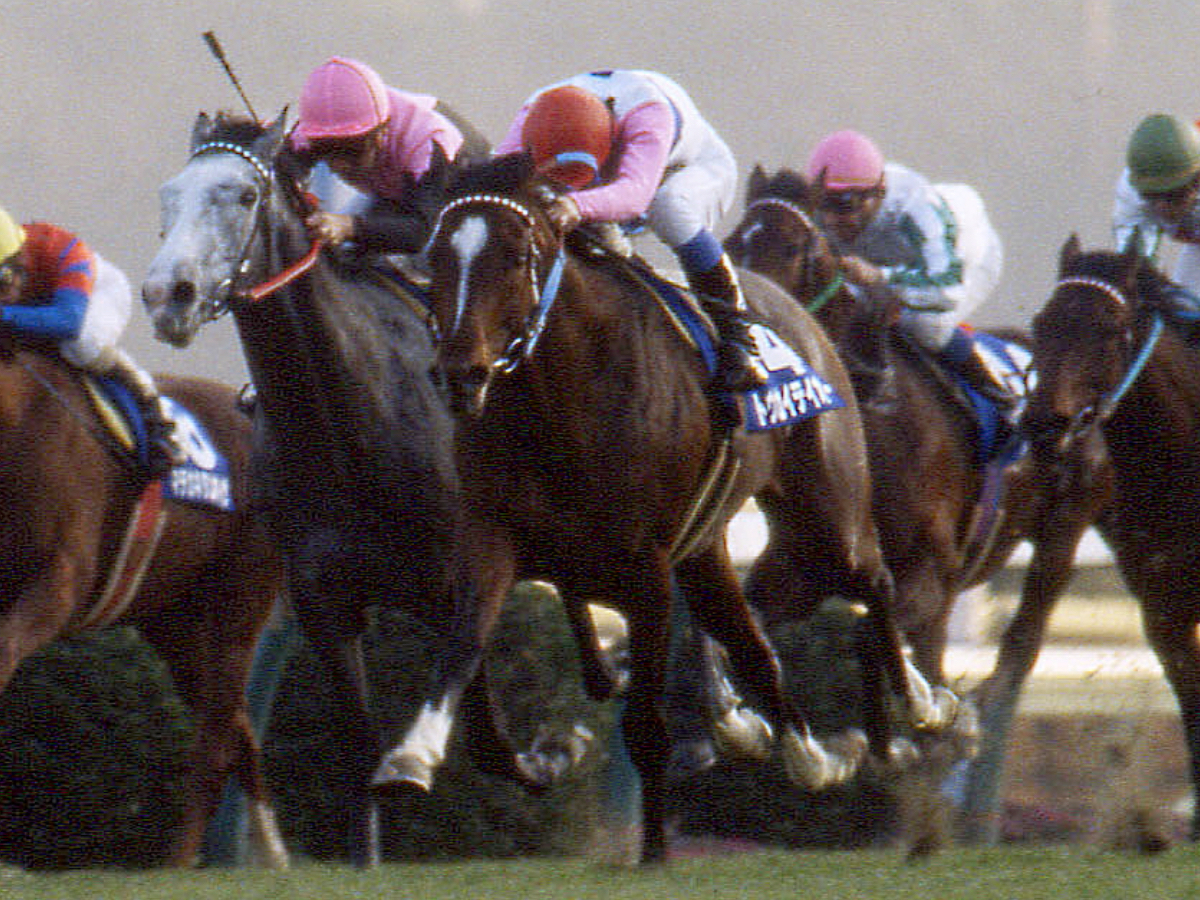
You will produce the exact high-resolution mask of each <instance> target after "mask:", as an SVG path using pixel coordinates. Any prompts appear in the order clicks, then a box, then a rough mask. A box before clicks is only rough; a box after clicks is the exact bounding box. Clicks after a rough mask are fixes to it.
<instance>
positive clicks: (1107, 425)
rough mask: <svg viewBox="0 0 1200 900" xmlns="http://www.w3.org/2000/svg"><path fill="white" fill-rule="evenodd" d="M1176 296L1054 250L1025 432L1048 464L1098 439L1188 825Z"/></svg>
mask: <svg viewBox="0 0 1200 900" xmlns="http://www.w3.org/2000/svg"><path fill="white" fill-rule="evenodd" d="M1174 289H1175V285H1173V284H1172V283H1171V282H1170V281H1169V280H1168V279H1167V278H1166V277H1165V276H1164V275H1162V274H1161V273H1160V272H1158V271H1157V270H1156V269H1155V268H1154V267H1153V265H1152V264H1151V263H1149V262H1148V261H1146V260H1145V259H1143V258H1142V257H1141V256H1140V254H1139V253H1138V249H1137V241H1131V242H1130V248H1129V250H1128V251H1126V252H1125V253H1114V252H1108V251H1093V252H1087V253H1084V252H1082V251H1081V248H1080V244H1079V241H1078V239H1077V238H1075V237H1072V238H1070V239H1069V240H1068V241H1067V242H1066V244H1064V246H1063V248H1062V253H1061V257H1060V265H1059V281H1058V284H1057V285H1056V286H1055V288H1054V291H1053V293H1052V295H1051V297H1050V299H1049V300H1048V301H1047V302H1046V305H1045V306H1044V307H1043V308H1042V310H1041V311H1040V312H1039V313H1038V314H1037V316H1036V317H1035V319H1034V322H1033V337H1034V360H1035V363H1036V365H1037V369H1038V382H1037V386H1036V388H1035V389H1034V391H1033V393H1032V395H1031V396H1030V398H1029V406H1028V409H1027V410H1026V411H1025V416H1024V425H1025V427H1026V430H1027V431H1028V432H1029V433H1030V435H1031V436H1032V438H1033V446H1034V452H1035V453H1037V454H1038V455H1040V456H1045V457H1047V458H1048V459H1051V460H1054V459H1059V458H1062V457H1063V456H1064V455H1068V454H1070V453H1071V451H1072V448H1073V447H1074V446H1075V445H1076V444H1078V443H1079V442H1081V441H1085V440H1088V439H1089V438H1091V437H1093V436H1095V435H1097V434H1098V435H1100V436H1102V437H1103V440H1104V443H1105V445H1106V446H1107V448H1108V454H1109V457H1110V458H1111V460H1112V467H1113V473H1114V486H1113V500H1112V515H1111V521H1110V527H1109V528H1108V529H1107V533H1106V537H1107V539H1108V541H1109V544H1110V545H1111V546H1112V548H1113V551H1114V554H1115V556H1116V561H1117V566H1118V568H1119V570H1120V572H1121V576H1122V577H1123V578H1124V580H1125V583H1126V584H1127V585H1128V586H1129V589H1130V591H1131V592H1132V593H1133V594H1134V595H1135V596H1136V597H1137V598H1138V600H1139V601H1140V603H1141V610H1142V624H1143V628H1144V630H1145V633H1146V637H1147V640H1148V641H1149V642H1150V645H1151V647H1153V648H1154V652H1155V654H1157V656H1158V660H1159V662H1160V663H1161V664H1162V667H1163V671H1164V672H1165V673H1166V676H1167V681H1168V682H1169V683H1170V685H1171V688H1172V690H1173V691H1174V692H1175V698H1176V700H1177V701H1178V703H1179V709H1180V714H1181V716H1182V719H1183V729H1184V735H1185V738H1186V740H1187V746H1188V753H1189V756H1190V759H1191V774H1192V782H1193V791H1194V796H1195V798H1196V800H1197V803H1196V806H1195V811H1194V812H1193V818H1192V838H1193V839H1195V838H1196V837H1197V836H1198V834H1200V831H1198V823H1200V645H1198V643H1197V633H1196V626H1197V623H1200V589H1198V588H1197V586H1196V584H1195V582H1194V580H1193V573H1194V572H1195V570H1196V567H1197V565H1200V543H1198V541H1197V538H1196V536H1195V535H1193V534H1192V532H1191V527H1192V525H1193V524H1194V523H1195V522H1197V521H1200V378H1198V377H1197V375H1196V372H1197V365H1198V363H1200V349H1198V348H1197V346H1196V345H1195V344H1194V343H1192V342H1190V341H1189V340H1188V339H1187V338H1186V337H1184V336H1183V335H1181V334H1179V333H1177V332H1176V330H1175V329H1174V328H1173V327H1168V326H1166V325H1165V324H1164V320H1165V315H1166V313H1167V311H1168V310H1169V309H1170V307H1171V296H1170V295H1171V292H1172V291H1173V290H1174Z"/></svg>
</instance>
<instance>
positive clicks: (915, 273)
mask: <svg viewBox="0 0 1200 900" xmlns="http://www.w3.org/2000/svg"><path fill="white" fill-rule="evenodd" d="M899 228H900V230H901V232H902V233H903V234H904V235H905V236H906V237H907V239H908V240H909V241H910V242H911V243H912V245H913V248H914V250H915V251H916V254H917V257H918V258H919V262H917V263H913V264H907V265H896V266H881V267H880V272H881V273H882V275H883V278H884V280H885V281H886V282H887V283H888V284H889V285H891V286H892V287H893V288H894V289H895V290H896V291H897V292H898V294H899V295H900V298H901V302H902V303H903V304H904V306H905V308H907V309H911V310H913V311H916V312H946V311H949V310H952V309H954V308H955V307H957V306H958V305H959V303H960V302H961V301H962V294H963V290H964V287H963V262H962V258H961V257H960V256H959V254H958V250H957V248H956V247H955V245H954V238H955V225H954V223H953V213H951V212H950V209H949V207H948V206H947V205H946V203H945V202H944V201H942V200H941V198H936V200H935V202H931V203H921V204H910V205H909V207H908V208H907V209H906V210H905V211H904V212H903V214H902V215H901V217H900V219H899Z"/></svg>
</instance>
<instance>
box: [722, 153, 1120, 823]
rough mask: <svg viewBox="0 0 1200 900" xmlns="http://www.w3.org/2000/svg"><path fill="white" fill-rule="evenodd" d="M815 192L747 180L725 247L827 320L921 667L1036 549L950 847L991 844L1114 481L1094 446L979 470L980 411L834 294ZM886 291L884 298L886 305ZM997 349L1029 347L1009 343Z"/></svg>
mask: <svg viewBox="0 0 1200 900" xmlns="http://www.w3.org/2000/svg"><path fill="white" fill-rule="evenodd" d="M814 200H815V198H814V196H813V188H812V187H811V186H810V185H809V184H808V183H807V181H806V179H805V178H804V177H803V176H802V175H800V174H799V173H797V172H794V171H792V170H789V169H782V170H779V171H778V172H776V173H775V174H774V175H772V176H768V175H767V174H766V173H765V172H764V171H763V169H762V168H761V166H756V167H755V168H754V170H753V171H752V173H751V175H750V178H749V181H748V187H747V201H746V204H747V205H746V209H745V212H744V214H743V217H742V220H741V222H740V223H739V224H738V225H737V226H736V228H735V230H734V231H733V232H732V233H731V234H730V236H729V237H728V238H727V240H726V248H727V250H728V251H729V253H730V254H731V256H732V257H733V259H734V260H735V261H737V262H738V263H739V264H741V265H743V266H745V267H747V268H750V269H753V270H754V271H757V272H759V273H761V274H764V275H766V276H767V277H769V278H771V279H772V280H774V281H776V282H777V283H779V284H780V285H782V286H783V287H785V288H786V289H787V290H788V291H789V292H790V293H791V294H792V296H794V297H795V298H796V300H797V301H798V302H799V303H800V304H801V305H803V306H805V307H806V308H807V309H809V310H810V311H811V312H812V313H813V314H814V316H816V318H817V319H818V320H819V321H821V322H822V324H824V325H825V326H826V328H827V329H828V331H829V332H830V334H831V335H832V336H833V339H834V341H835V343H836V344H837V346H838V347H839V349H840V350H841V352H842V353H843V356H844V358H845V359H846V362H847V365H848V366H849V367H850V369H851V372H852V374H853V375H854V380H855V384H856V386H857V387H858V390H859V394H860V402H861V405H862V409H863V423H864V429H865V430H866V434H867V442H868V447H869V451H870V459H871V471H872V475H873V479H874V488H875V497H874V500H875V503H874V505H875V518H876V522H877V523H878V527H879V531H880V539H881V542H882V545H883V552H884V556H885V558H886V560H887V563H888V566H889V568H890V569H891V571H892V573H893V575H894V576H895V579H896V598H897V616H898V619H899V622H900V626H901V630H902V631H903V632H904V634H905V636H906V637H907V639H908V641H909V642H910V644H911V645H912V648H913V657H914V660H915V662H916V664H917V666H918V668H920V670H921V671H922V672H923V673H924V674H925V675H926V676H927V677H928V678H929V679H930V681H932V682H934V683H941V681H942V680H943V670H942V659H943V656H944V653H945V649H946V641H947V622H948V619H949V615H950V612H951V609H952V607H953V604H954V601H955V599H956V597H957V595H958V594H959V592H961V591H963V590H965V589H967V588H969V587H971V586H973V585H976V584H980V583H982V582H984V581H985V580H986V579H988V578H989V577H991V576H992V575H993V574H994V573H995V572H996V571H997V570H998V569H999V568H1000V567H1001V566H1002V565H1003V564H1004V563H1005V562H1006V560H1007V559H1008V557H1009V556H1010V555H1011V554H1012V552H1013V550H1014V549H1015V547H1016V545H1017V543H1018V542H1020V541H1021V540H1023V539H1024V540H1029V541H1030V542H1031V544H1032V548H1033V553H1032V558H1031V560H1030V563H1029V568H1028V572H1027V575H1026V578H1025V581H1024V584H1023V587H1022V594H1021V600H1020V604H1019V607H1018V610H1017V613H1016V615H1015V616H1014V618H1013V620H1012V621H1011V623H1010V624H1009V626H1008V628H1007V630H1006V631H1005V634H1004V636H1003V638H1002V639H1001V643H1000V652H999V655H998V657H997V662H996V666H995V669H994V670H993V672H992V674H991V675H990V676H989V677H988V679H987V680H986V681H985V682H984V683H983V684H981V685H980V686H979V688H978V689H977V690H976V691H975V692H974V696H973V699H974V701H975V702H976V704H977V705H978V708H979V724H980V726H981V730H980V733H979V734H978V735H976V736H975V737H978V739H979V740H980V744H979V747H978V755H977V756H976V758H975V760H974V761H973V762H972V763H971V767H970V769H969V775H968V779H967V788H966V795H965V798H964V800H963V805H962V808H961V811H960V812H961V817H962V818H961V828H960V831H961V836H962V837H963V838H964V839H965V840H968V841H974V840H980V839H994V837H995V835H996V828H997V823H998V816H997V814H996V808H997V805H998V802H999V794H998V788H999V771H1000V765H1001V761H1002V758H1003V750H1004V746H1005V741H1006V735H1007V731H1008V728H1009V726H1010V724H1011V720H1012V717H1013V714H1014V713H1015V709H1016V703H1017V699H1018V697H1019V694H1020V689H1021V685H1022V683H1023V681H1024V679H1025V677H1026V676H1027V675H1028V673H1029V671H1030V670H1031V669H1032V667H1033V664H1034V662H1035V661H1036V657H1037V651H1038V648H1039V647H1040V645H1041V641H1042V636H1043V634H1044V631H1045V627H1046V622H1047V620H1048V619H1049V615H1050V612H1051V610H1052V608H1053V605H1054V602H1055V601H1056V600H1057V598H1058V596H1059V595H1060V594H1061V592H1062V591H1063V589H1064V588H1065V587H1066V584H1067V581H1068V580H1069V578H1070V575H1071V571H1072V563H1073V560H1074V556H1075V550H1076V547H1077V546H1078V543H1079V540H1080V539H1081V538H1082V536H1083V533H1084V532H1085V531H1086V530H1087V528H1088V527H1089V526H1090V525H1097V526H1100V530H1101V533H1103V527H1102V517H1103V512H1104V509H1105V508H1106V504H1107V498H1108V494H1109V489H1110V484H1111V471H1110V469H1109V466H1108V463H1107V461H1106V459H1105V454H1104V449H1103V445H1102V442H1101V441H1099V440H1098V439H1094V438H1093V439H1089V440H1084V441H1081V442H1080V443H1079V444H1078V445H1077V446H1076V447H1074V448H1073V452H1072V453H1071V455H1070V456H1069V457H1064V458H1062V459H1058V460H1055V461H1054V463H1053V464H1052V465H1051V464H1048V463H1047V462H1046V461H1045V460H1038V459H1036V458H1032V457H1031V456H1029V455H1028V454H1025V455H1023V456H1020V457H1018V458H1016V459H1015V460H1012V461H1011V462H1008V463H1007V464H1005V465H1004V466H1003V468H1001V467H1000V465H992V466H990V467H988V466H983V465H981V464H980V461H979V459H978V451H977V448H976V445H977V443H978V441H979V429H978V428H977V425H976V419H975V415H976V414H975V412H973V411H972V410H970V408H969V407H968V406H967V405H965V404H963V403H962V402H960V401H957V400H955V399H954V397H955V395H954V393H953V392H952V390H950V389H949V388H948V385H947V383H946V381H945V380H944V379H943V378H942V377H939V376H938V374H937V373H936V372H935V371H934V370H933V369H932V368H931V367H930V365H929V364H928V363H927V362H924V361H922V360H920V359H919V358H918V357H917V356H916V355H915V354H914V353H913V351H912V350H911V349H910V348H909V347H908V346H907V344H906V343H905V342H904V341H902V339H901V338H900V337H899V336H898V335H897V334H896V333H895V330H894V329H892V328H890V327H889V315H890V313H891V311H892V307H891V306H889V304H892V303H894V300H892V299H891V298H889V297H887V296H886V293H887V292H886V291H884V292H878V291H877V292H868V294H867V295H866V296H865V297H864V299H863V300H861V301H860V300H858V299H856V296H855V293H854V292H853V291H852V290H851V289H850V287H849V286H848V285H847V284H846V283H845V281H844V279H843V277H842V275H841V272H840V270H839V266H838V260H837V257H836V255H835V254H834V253H833V251H832V249H831V248H830V245H829V243H828V242H827V241H826V239H825V237H824V236H823V235H822V234H821V232H820V231H819V229H818V228H817V226H816V225H815V223H814V220H813V218H812V209H813V204H814ZM881 294H882V295H883V296H881ZM1005 337H1007V338H1008V339H1010V340H1016V341H1018V342H1020V343H1023V344H1027V343H1028V338H1027V337H1025V336H1022V335H1019V334H1016V333H1013V332H1006V333H1005Z"/></svg>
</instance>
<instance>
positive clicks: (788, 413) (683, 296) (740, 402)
mask: <svg viewBox="0 0 1200 900" xmlns="http://www.w3.org/2000/svg"><path fill="white" fill-rule="evenodd" d="M567 246H568V248H569V249H571V250H573V251H574V252H575V255H576V257H577V258H579V259H581V260H583V261H584V262H586V263H588V264H590V265H596V266H603V267H605V268H607V269H609V271H611V272H613V273H615V274H616V275H617V276H618V277H620V278H622V279H624V280H626V281H628V282H630V283H631V284H634V285H636V286H638V287H639V288H641V289H642V290H644V291H647V292H648V293H649V294H650V295H651V296H653V297H654V298H655V299H656V300H657V302H658V304H659V307H660V308H661V309H662V311H663V312H664V313H665V314H666V316H667V319H668V320H669V321H670V322H671V324H672V326H673V327H674V328H675V330H676V332H678V334H679V335H680V337H681V338H682V339H683V340H684V341H685V342H686V343H687V344H688V345H689V346H690V347H692V348H693V349H694V350H695V351H696V352H697V353H698V354H699V355H700V357H701V359H702V360H703V362H704V366H705V370H706V371H707V372H708V373H709V375H710V376H711V375H712V374H713V373H714V372H715V371H716V368H717V349H716V348H717V337H716V335H717V332H716V326H715V325H714V323H713V321H712V319H711V317H710V316H709V315H708V314H707V313H706V312H705V311H704V309H703V307H702V306H701V305H700V303H699V301H698V300H697V298H696V296H695V295H694V294H693V293H692V292H691V291H690V290H689V289H688V288H687V287H685V286H684V285H682V284H679V283H677V282H675V281H672V280H670V279H669V278H666V277H664V276H663V275H661V274H659V273H658V272H657V271H656V270H655V269H654V268H653V267H652V266H651V265H650V264H649V263H648V262H647V261H646V260H645V259H643V258H642V257H640V256H638V255H637V254H631V255H629V256H625V255H623V254H618V253H614V252H612V251H611V250H610V249H609V248H608V247H607V246H606V245H605V244H604V243H602V242H601V241H598V240H596V238H594V237H593V236H591V235H589V234H588V232H587V229H582V228H581V229H576V230H575V231H574V232H572V233H571V235H569V236H568V238H567ZM749 318H750V319H751V325H750V328H749V330H750V334H751V336H752V337H753V338H754V341H755V343H756V345H757V349H758V355H759V357H760V358H761V359H762V361H763V363H764V364H765V365H766V367H767V370H768V378H767V382H766V384H765V385H763V386H762V387H759V388H756V389H754V390H752V391H746V392H745V393H741V394H738V395H736V396H732V395H724V396H718V397H715V398H714V401H715V403H714V406H715V407H716V410H717V413H718V415H719V416H720V415H722V414H724V416H725V418H726V420H727V424H728V423H732V424H731V425H730V428H732V427H733V426H734V425H736V424H737V423H738V422H739V421H740V423H741V424H742V426H743V427H744V428H745V429H746V430H747V431H765V430H767V429H771V428H781V427H784V426H787V425H793V424H795V423H797V422H799V421H801V420H803V419H807V418H810V417H812V416H815V415H819V414H820V413H823V412H828V411H829V410H833V409H840V408H842V407H844V406H845V405H846V403H845V401H844V400H843V399H842V398H841V397H840V396H839V395H838V393H837V391H836V390H835V389H834V387H833V386H832V385H831V384H829V382H828V381H826V380H825V379H824V378H823V377H822V376H821V375H820V374H818V373H817V372H816V370H815V369H813V368H812V366H810V365H809V364H808V362H807V361H806V360H804V359H803V358H802V357H801V356H800V354H799V353H797V352H796V351H795V349H794V348H792V347H790V346H789V345H788V344H787V343H786V342H785V341H784V340H783V339H782V338H781V337H780V336H779V335H778V334H777V333H776V332H775V330H774V329H773V328H771V327H770V326H769V325H767V324H766V323H765V322H761V321H754V320H753V316H750V317H749ZM730 407H733V408H732V409H731V408H730ZM738 407H740V410H739V409H738Z"/></svg>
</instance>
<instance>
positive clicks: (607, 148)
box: [521, 85, 614, 190]
mask: <svg viewBox="0 0 1200 900" xmlns="http://www.w3.org/2000/svg"><path fill="white" fill-rule="evenodd" d="M613 138H614V123H613V116H612V113H611V112H610V111H609V109H608V107H607V106H606V105H605V103H604V101H603V100H601V99H600V98H599V97H597V96H596V95H595V94H592V93H590V92H588V91H585V90H584V89H583V88H580V87H575V86H574V85H564V86H562V87H556V88H551V89H550V90H548V91H545V92H543V93H542V94H540V95H538V97H537V99H536V100H534V101H533V105H532V106H531V107H530V108H529V114H528V115H527V116H526V117H525V123H524V125H522V126H521V141H522V143H524V144H525V147H526V149H528V150H529V152H530V153H531V154H532V155H533V163H534V165H535V166H536V167H537V170H538V172H540V173H541V174H543V175H546V176H548V177H550V178H553V179H554V180H555V181H559V182H562V183H563V184H566V185H569V186H570V187H572V188H575V189H576V190H579V189H582V188H585V187H587V186H588V185H590V184H591V183H592V182H593V181H595V180H596V177H597V176H598V175H599V174H600V170H601V168H602V167H603V166H604V163H605V162H606V161H607V160H608V157H609V154H611V153H612V146H613Z"/></svg>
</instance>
